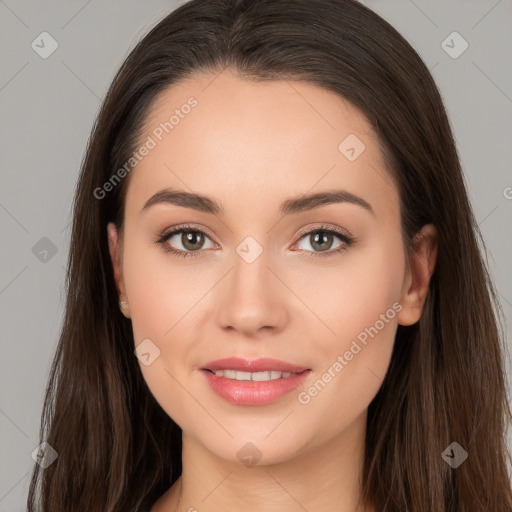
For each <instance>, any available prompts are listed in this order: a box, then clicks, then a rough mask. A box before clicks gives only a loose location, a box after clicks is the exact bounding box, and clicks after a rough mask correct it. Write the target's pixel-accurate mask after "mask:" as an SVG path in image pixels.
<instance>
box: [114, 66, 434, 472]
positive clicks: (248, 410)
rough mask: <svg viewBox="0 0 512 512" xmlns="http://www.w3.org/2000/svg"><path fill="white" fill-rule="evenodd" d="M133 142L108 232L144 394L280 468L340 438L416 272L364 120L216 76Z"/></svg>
mask: <svg viewBox="0 0 512 512" xmlns="http://www.w3.org/2000/svg"><path fill="white" fill-rule="evenodd" d="M191 97H193V98H194V99H193V100H190V99H189V98H191ZM186 105H189V107H186ZM173 114H175V116H174V119H172V120H171V121H169V120H170V117H171V115H173ZM166 122H167V123H168V124H167V125H165V123H166ZM144 143H146V144H147V147H148V148H149V149H148V151H141V152H140V153H147V154H146V155H145V156H144V157H143V158H142V159H141V160H140V161H139V163H138V164H137V165H136V167H135V169H134V170H133V171H131V175H130V177H129V179H130V182H129V186H128V191H127V196H126V205H125V223H124V229H123V232H122V233H118V232H117V231H116V228H115V226H114V225H113V224H109V226H108V235H109V241H110V249H111V256H112V261H113V265H114V270H115V277H116V282H117V285H118V289H119V291H120V293H121V299H122V300H124V301H125V302H126V303H127V304H128V306H127V307H126V308H124V310H123V312H124V314H125V315H126V316H128V317H130V318H131V321H132V325H133V334H134V339H135V345H136V346H137V347H139V345H140V344H141V345H140V347H139V348H140V350H139V364H140V368H141V371H142V373H143V376H144V378H145V380H146V382H147V384H148V386H149V389H150V390H151V392H152V393H153V395H154V396H155V398H156V399H157V401H158V402H159V403H160V405H161V406H162V408H163V409H164V410H165V411H166V412H167V413H168V415H169V416H170V417H172V419H173V420H174V421H175V422H176V423H177V424H178V425H179V426H180V427H181V428H182V429H183V432H184V434H185V435H187V436H189V438H192V439H194V440H195V441H196V442H197V444H198V445H200V446H202V447H203V448H204V449H206V450H208V451H209V452H210V453H212V454H215V455H217V456H218V457H220V458H222V459H225V460H228V461H234V462H237V461H242V460H243V458H244V456H246V455H248V456H249V457H251V456H252V458H253V460H255V461H256V459H259V463H261V464H271V463H275V462H279V461H285V460H287V459H290V458H292V457H294V456H297V455H299V454H307V453H308V452H310V451H311V450H315V449H318V448H319V447H320V445H325V444H328V443H331V442H334V441H335V440H336V439H339V438H340V436H344V435H346V434H347V432H349V431H350V429H351V427H352V426H353V425H355V424H361V419H362V418H365V414H366V410H367V407H368V405H369V404H370V402H371V400H372V399H373V398H374V396H375V395H376V393H377V391H378V390H379V388H380V386H381V384H382V381H383V379H384V376H385V374H386V371H387V368H388V365H389V362H390V358H391V352H392V348H393V343H394V337H395V333H396V329H397V326H398V324H399V323H401V324H404V325H407V324H411V323H414V322H415V321H417V319H418V318H419V314H420V312H421V307H422V304H423V300H424V295H425V293H426V291H425V285H426V284H427V283H425V279H423V277H425V276H426V277H427V278H428V270H426V268H427V265H424V264H423V263H422V261H423V260H421V259H420V257H419V256H415V258H416V259H415V260H412V263H413V267H412V271H411V270H410V269H409V267H408V265H407V263H408V262H407V258H406V255H405V253H404V246H403V242H402V234H401V228H400V207H399V197H398V192H397V189H396V187H395V185H394V183H393V181H392V179H391V178H390V176H389V175H388V173H387V171H386V170H385V168H384V164H383V160H382V155H381V152H380V149H379V145H378V140H377V138H376V136H375V134H374V132H373V130H372V128H371V126H370V124H369V123H368V122H367V121H366V119H365V118H364V116H363V115H362V114H361V113H360V112H359V111H358V110H356V109H355V108H354V107H352V106H351V105H350V104H348V103H347V102H346V101H344V100H343V99H342V98H340V97H339V96H337V95H335V94H334V93H331V92H329V91H326V90H324V89H321V88H319V87H317V86H314V85H309V84H305V83H299V82H286V81H274V82H267V83H263V82H260V83H255V82H252V83H251V82H246V81H242V80H239V79H237V78H235V77H234V76H233V75H231V74H230V73H228V72H227V71H225V72H223V73H222V74H220V75H218V76H215V75H206V74H205V75H200V76H198V77H196V78H195V79H193V80H192V79H190V80H188V81H186V82H182V83H181V84H180V85H179V86H174V87H172V88H170V89H168V90H166V91H165V92H164V93H163V94H162V95H161V96H160V97H159V98H158V99H157V101H156V103H155V104H154V106H153V108H152V110H151V112H150V114H149V116H148V119H147V122H146V123H145V132H144V134H143V136H142V137H141V146H142V145H143V144H144ZM166 190H167V191H170V192H184V193H194V194H199V195H201V196H207V197H208V198H209V199H210V201H208V200H207V201H202V202H201V201H198V200H197V199H196V200H194V201H191V200H190V199H185V198H184V196H177V195H175V196H174V199H173V197H171V196H169V195H168V196H167V199H168V200H166V196H165V195H164V194H158V193H160V192H162V191H166ZM328 193H330V194H331V195H330V196H322V195H320V196H318V197H317V200H316V201H315V200H307V198H308V197H309V196H310V195H316V194H328ZM155 194H157V195H155ZM151 198H153V199H152V200H151V201H150V199H151ZM148 201H149V204H148ZM187 201H188V202H187ZM145 205H146V207H145ZM214 205H216V206H218V207H219V208H218V209H217V210H215V209H214V208H213V206H214ZM185 227H186V229H187V230H188V231H183V229H184V228H185ZM173 229H176V233H174V234H172V233H170V231H171V230H173ZM180 229H181V231H180ZM173 251H176V253H177V254H176V253H174V252H173ZM427 280H428V279H427ZM141 355H142V357H141ZM227 358H239V359H235V360H231V361H228V362H223V361H220V360H223V359H227ZM269 359H271V360H272V361H269ZM219 361H220V362H219ZM216 362H217V363H216ZM212 371H224V374H222V373H217V374H215V373H212ZM270 372H274V373H270ZM282 372H284V373H282ZM269 378H270V380H268V379H269ZM240 379H243V380H240ZM246 379H250V380H246ZM248 443H252V444H248ZM244 450H245V451H244Z"/></svg>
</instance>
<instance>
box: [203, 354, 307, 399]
mask: <svg viewBox="0 0 512 512" xmlns="http://www.w3.org/2000/svg"><path fill="white" fill-rule="evenodd" d="M200 370H201V373H202V374H203V375H204V377H205V379H206V381H207V383H208V384H209V386H210V388H211V389H212V390H213V391H214V392H215V393H217V395H219V396H220V397H221V398H223V399H224V400H226V401H228V402H230V403H232V404H236V405H248V406H261V405H266V404H270V403H272V402H276V401H277V400H279V399H280V398H282V397H283V396H285V395H287V394H289V393H291V392H292V391H294V390H295V389H297V388H298V387H299V386H300V385H301V384H302V383H303V382H304V380H305V379H306V378H307V377H308V375H309V374H310V373H311V369H310V368H306V367H304V366H298V365H294V364H291V363H287V362H285V361H280V360H278V359H270V358H263V359H243V358H239V357H230V358H226V359H219V360H217V361H212V362H210V363H207V364H206V365H205V366H204V367H203V368H201V369H200ZM218 370H238V371H251V372H262V371H281V372H290V373H296V374H297V375H294V376H291V377H288V378H280V379H275V380H269V381H264V382H262V381H240V380H234V379H228V378H226V377H218V376H217V375H215V374H214V373H212V371H218Z"/></svg>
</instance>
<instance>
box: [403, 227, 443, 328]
mask: <svg viewBox="0 0 512 512" xmlns="http://www.w3.org/2000/svg"><path fill="white" fill-rule="evenodd" d="M413 243H414V247H413V249H412V250H411V253H410V255H409V271H408V275H407V279H405V281H404V286H403V289H402V297H401V300H400V303H401V304H402V310H401V311H400V313H399V315H398V323H399V324H400V325H412V324H414V323H416V322H417V321H418V320H419V319H420V317H421V313H422V311H423V307H424V305H425V300H426V298H427V293H428V289H429V284H430V278H431V277H432V274H433V273H434V269H435V265H436V261H437V230H436V228H435V226H434V225H433V224H427V225H425V226H423V228H422V229H421V230H420V231H419V233H417V234H416V236H415V237H414V239H413Z"/></svg>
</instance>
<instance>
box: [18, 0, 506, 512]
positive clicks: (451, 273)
mask: <svg viewBox="0 0 512 512" xmlns="http://www.w3.org/2000/svg"><path fill="white" fill-rule="evenodd" d="M226 68H228V69H229V70H230V71H232V72H233V73H235V74H236V76H237V77H239V78H240V79H244V80H285V79H286V80H300V81H305V82H308V83H311V84H315V85H318V86H320V87H322V88H324V89H327V90H330V91H333V92H335V93H337V94H338V95H340V96H342V97H343V98H345V99H346V100H348V101H349V102H350V103H351V104H353V105H354V106H355V107H357V108H358V109H359V110H360V111H361V112H362V113H363V114H364V115H365V116H366V117H367V119H368V120H369V121H370V122H371V124H372V125H373V127H374V129H375V131H376V133H377V135H378V137H379V141H380V143H381V146H382V151H383V154H384V156H385V161H386V165H387V172H388V173H389V175H390V176H391V177H392V179H393V180H394V182H395V184H396V186H397V189H398V192H399V197H400V201H401V205H400V206H401V218H402V231H403V240H404V247H405V248H406V250H407V251H409V250H410V249H411V248H413V241H412V239H413V235H414V234H415V233H417V232H418V231H419V229H420V228H421V227H422V226H423V225H424V224H427V223H433V224H434V225H435V226H436V227H437V228H438V232H439V239H438V260H437V265H436V268H435V271H434V274H433V276H432V279H431V282H430V287H429V293H428V295H427V301H426V304H425V308H424V311H423V314H422V316H421V319H420V321H419V322H417V323H416V324H414V325H413V326H409V327H404V326H399V327H398V331H397V335H396V340H395V346H394V351H393V354H392V360H391V364H390V367H389V369H388V372H387V374H386V377H385V379H384V382H383V384H382V387H381V389H380V390H379V392H378V394H377V396H376V397H375V398H374V400H373V401H372V402H371V404H370V406H369V410H368V424H367V426H368V428H367V438H366V450H365V461H364V471H363V482H362V483H363V497H362V498H363V500H364V502H365V503H367V504H371V505H372V506H374V507H375V508H376V510H379V511H381V512H405V511H415V512H426V511H427V510H428V511H436V512H448V511H450V512H466V511H490V510H492V511H493V512H505V511H508V512H509V511H510V510H512V496H511V489H510V482H509V476H508V474H507V464H508V463H509V462H510V460H509V459H510V454H509V452H508V449H507V445H506V442H505V428H506V424H507V423H508V422H509V421H510V409H509V405H508V402H507V397H506V388H505V381H504V367H503V360H502V357H503V355H502V351H503V350H504V349H505V347H504V346H503V347H502V346H501V340H502V339H503V338H504V337H503V332H502V329H501V327H500V323H499V321H498V317H499V316H500V315H501V314H502V313H501V309H500V306H499V303H498V301H497V298H496V292H495V291H494V288H493V284H492V282H491V280H490V278H489V275H488V271H487V268H486V263H485V260H484V258H483V256H482V253H481V249H480V248H479V242H481V243H482V244H483V242H482V237H481V234H480V232H479V230H478V227H477V224H476V222H475V218H474V216H473V213H472V210H471V207H470V204H469V201H468V198H467V193H466V188H465V183H464V178H463V175H462V170H461V166H460V162H459V158H458V155H457V150H456V147H455V143H454V139H453V136H452V132H451V128H450V125H449V121H448V119H447V114H446V111H445V108H444V106H443V103H442V100H441V97H440V94H439V92H438V89H437V87H436V85H435V83H434V81H433V78H432V76H431V74H430V72H429V70H428V69H427V68H426V66H425V65H424V63H423V62H422V60H421V59H420V57H419V56H418V54H417V53H416V52H415V51H414V49H413V48H412V47H411V46H410V45H409V44H408V43H407V41H406V40H405V39H404V38H403V37H402V36H401V35H400V34H399V33H398V32H397V31H396V30H395V29H394V28H393V27H392V26H391V25H389V24H388V23H387V22H386V21H384V20H383V19H382V18H380V17H379V16H378V15H377V14H375V13H374V12H372V11H371V10H370V9H368V8H366V7H365V6H363V5H362V4H360V3H358V2H356V1H351V0H192V1H190V2H187V3H185V4H184V5H182V6H180V7H179V8H178V9H176V10H175V11H173V12H172V13H170V14H169V15H168V16H167V17H166V18H164V19H163V20H162V21H161V22H160V23H158V25H156V26H155V27H154V28H153V29H152V30H151V31H150V32H149V33H148V35H146V36H145V37H144V38H143V39H142V41H140V43H139V44H138V45H137V46H136V47H135V49H134V50H133V51H132V52H131V53H130V55H129V56H128V58H127V59H126V61H125V62H124V64H123V65H122V67H121V68H120V70H119V71H118V73H117V75H116V77H115V79H114V81H113V83H112V85H111V87H110V89H109V91H108V93H107V96H106V98H105V101H104V103H103V105H102V107H101V110H100V112H99V115H98V117H97V119H96V122H95V125H94V128H93V131H92V135H91V138H90V140H89V143H88V146H87V151H86V154H85V157H84V160H83V162H82V167H81V172H80V177H79V181H78V185H77V190H76V196H75V202H74V212H73V213H74V218H73V227H72V235H71V246H70V252H69V260H68V269H67V278H66V290H67V303H66V311H65V317H64V321H63V326H62V332H61V335H60V339H59V344H58V347H57V351H56V355H55V359H54V361H53V365H52V368H51V372H50V377H49V381H48V386H47V389H46V395H45V403H44V410H43V415H42V419H41V431H40V436H41V442H42V441H43V440H44V441H47V442H48V443H49V444H50V445H51V446H52V447H53V448H54V449H55V450H56V451H57V452H58V458H57V460H56V461H55V462H54V463H53V464H51V465H50V466H49V467H48V468H46V469H44V470H43V469H41V468H40V467H39V466H38V465H35V466H34V472H33V475H32V480H31V485H30V494H29V499H28V510H29V511H30V512H35V511H36V510H41V511H44V512H50V511H51V512H56V511H64V510H65V511H66V512H73V511H77V512H78V511H79V512H83V511H84V510H87V511H89V512H95V511H109V512H117V511H119V512H121V511H122V512H129V511H133V512H135V511H139V510H149V508H150V507H151V506H152V505H153V504H154V502H155V501H156V500H157V498H158V497H159V496H160V495H161V494H163V493H164V492H165V491H166V490H167V489H168V488H169V486H170V485H171V484H173V483H174V482H175V481H176V480H177V478H178V477H179V475H180V474H181V430H180V428H179V427H178V426H177V425H176V424H175V423H174V422H173V421H172V419H170V418H169V417H168V415H167V414H166V413H165V412H164V411H163V410H162V408H161V407H160V406H159V405H158V403H157V402H156V400H155V399H154V397H153V396H152V394H151V392H150V391H149V389H148V387H147V385H146V383H145V381H144V379H143V377H142V374H141V372H140V368H139V365H138V362H137V359H136V357H135V356H134V353H133V349H134V339H133V332H132V328H131V322H130V321H129V320H127V319H126V318H125V317H124V316H123V315H122V314H121V313H120V311H119V307H118V294H117V290H116V286H115V282H114V277H113V271H112V264H111V260H110V256H109V250H108V243H107V231H106V226H107V223H108V222H109V221H112V220H114V221H115V222H116V224H117V226H118V228H119V229H121V228H122V225H123V215H124V197H125V193H126V188H127V186H128V183H129V179H124V180H123V182H122V183H120V184H119V185H118V186H117V187H115V189H114V190H113V191H112V192H111V193H109V194H107V196H106V197H105V198H104V199H101V200H99V199H96V198H95V197H94V195H93V191H94V190H95V189H97V188H98V187H102V186H103V184H104V183H105V182H106V181H108V180H109V178H110V177H111V176H112V174H113V173H114V172H115V171H116V170H117V169H118V168H120V167H121V166H122V165H123V164H124V163H125V162H126V161H127V160H128V159H129V157H130V156H131V155H132V153H133V151H134V150H135V149H136V144H137V142H138V139H139V137H140V135H141V130H142V127H143V126H144V122H145V120H146V119H147V115H148V112H149V110H150V109H151V106H152V105H153V104H154V101H155V99H156V97H157V95H158V94H159V93H161V92H163V91H164V90H166V89H167V88H169V87H170V86H172V85H175V84H177V83H178V82H180V81H182V80H184V79H187V78H192V77H194V76H197V74H198V73H202V72H208V73H210V72H211V73H217V72H220V71H221V70H223V69H226ZM453 441H456V442H458V443H459V444H460V445H461V446H462V447H463V448H464V449H465V450H466V451H467V452H468V453H469V458H468V459H467V460H466V461H465V462H464V463H463V464H462V465H460V466H459V467H458V468H457V469H452V468H451V467H450V466H449V465H448V464H447V463H446V462H445V461H444V460H443V458H442V457H441V453H442V452H443V451H444V450H445V448H446V447H447V446H448V445H449V444H450V443H452V442H453ZM38 507H40V508H38Z"/></svg>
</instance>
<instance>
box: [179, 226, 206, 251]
mask: <svg viewBox="0 0 512 512" xmlns="http://www.w3.org/2000/svg"><path fill="white" fill-rule="evenodd" d="M183 236H184V237H185V241H184V242H183V240H182V243H183V246H184V247H186V248H187V249H190V250H192V251H195V250H197V249H199V248H200V247H194V245H197V244H198V242H200V241H201V236H202V235H201V233H198V232H197V231H189V232H186V233H184V234H183Z"/></svg>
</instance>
